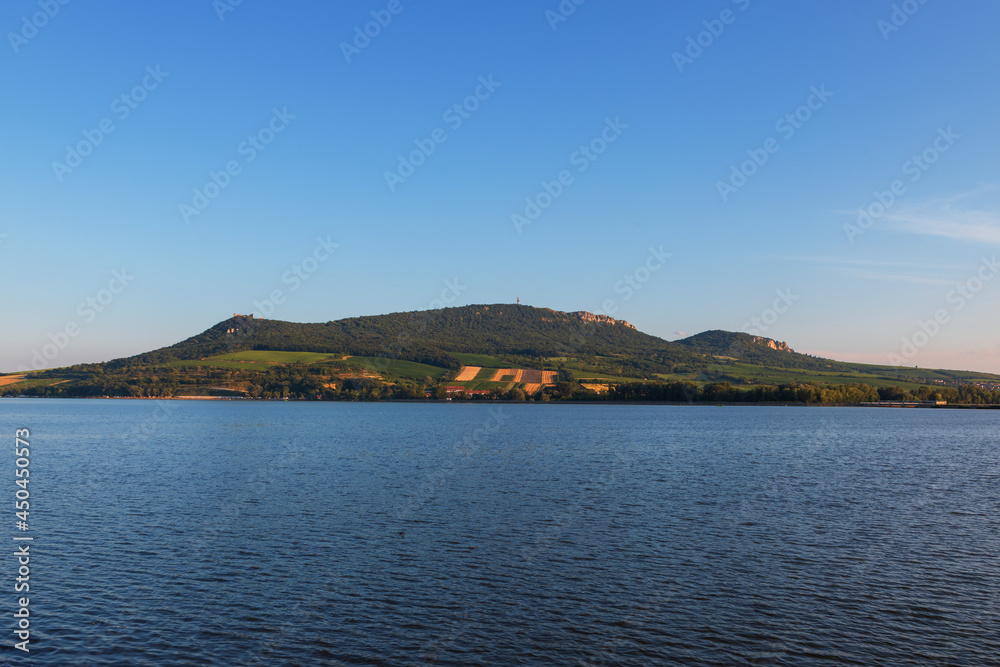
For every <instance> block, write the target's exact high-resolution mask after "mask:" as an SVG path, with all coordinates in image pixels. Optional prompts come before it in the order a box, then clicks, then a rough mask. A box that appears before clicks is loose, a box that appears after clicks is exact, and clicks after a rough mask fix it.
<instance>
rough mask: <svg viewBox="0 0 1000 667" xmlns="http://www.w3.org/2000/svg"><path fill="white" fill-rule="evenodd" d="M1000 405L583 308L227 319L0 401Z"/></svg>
mask: <svg viewBox="0 0 1000 667" xmlns="http://www.w3.org/2000/svg"><path fill="white" fill-rule="evenodd" d="M456 393H458V394H463V395H464V394H466V393H467V394H468V395H473V394H476V395H488V396H489V397H491V398H513V399H523V398H524V397H525V396H529V397H535V398H536V399H537V400H549V399H553V398H555V399H567V398H580V397H589V398H595V397H598V396H600V397H602V398H608V399H609V400H695V399H692V397H693V396H694V397H700V398H698V399H697V400H712V401H723V400H755V401H773V400H798V401H805V402H858V401H866V400H873V397H875V398H878V397H880V396H881V397H883V398H891V399H899V398H908V397H910V398H913V397H917V398H923V399H926V398H934V397H939V398H940V397H945V398H946V399H947V400H953V401H962V402H993V401H994V399H995V401H996V402H1000V376H997V375H991V374H988V373H973V372H961V371H947V370H933V369H920V368H904V367H894V366H877V365H867V364H854V363H847V362H841V361H834V360H830V359H821V358H818V357H813V356H810V355H806V354H799V353H797V352H795V351H794V350H792V349H790V348H789V347H788V346H787V345H786V344H785V343H781V342H778V341H774V340H772V339H770V338H764V337H760V336H752V335H749V334H745V333H734V332H727V331H718V330H713V331H706V332H703V333H700V334H697V335H695V336H691V337H688V338H685V339H683V340H679V341H673V342H671V341H666V340H664V339H662V338H658V337H656V336H651V335H649V334H646V333H643V332H641V331H638V330H637V329H636V328H635V327H633V326H632V325H631V324H629V323H628V322H624V321H620V320H615V319H613V318H610V317H607V316H602V315H593V314H591V313H586V312H574V313H564V312H560V311H555V310H551V309H548V308H534V307H531V306H521V305H514V304H490V305H473V306H462V307H457V308H445V309H441V310H433V311H415V312H406V313H391V314H388V315H376V316H368V317H354V318H348V319H343V320H336V321H331V322H322V323H309V324H302V323H295V322H283V321H279V320H267V319H258V318H254V317H253V316H244V315H234V316H233V317H231V318H228V319H226V320H224V321H222V322H219V323H218V324H216V325H215V326H212V327H210V328H209V329H206V330H205V331H203V332H202V333H200V334H198V335H196V336H192V337H191V338H188V339H187V340H184V341H181V342H179V343H177V344H175V345H170V346H168V347H164V348H161V349H158V350H154V351H151V352H147V353H144V354H139V355H136V356H133V357H128V358H123V359H116V360H114V361H110V362H107V363H103V364H81V365H78V366H72V367H69V368H61V369H52V370H48V371H42V372H36V373H30V374H28V376H27V377H25V378H23V379H18V380H16V381H14V382H9V383H6V384H4V385H3V386H0V395H20V394H26V395H37V396H94V395H98V396H105V395H106V396H176V395H182V396H206V395H218V396H233V395H236V396H248V397H254V398H283V397H286V398H287V397H297V398H312V399H316V398H321V399H327V400H375V399H380V398H423V397H424V396H427V395H432V396H436V397H439V398H442V397H444V396H446V395H451V394H456Z"/></svg>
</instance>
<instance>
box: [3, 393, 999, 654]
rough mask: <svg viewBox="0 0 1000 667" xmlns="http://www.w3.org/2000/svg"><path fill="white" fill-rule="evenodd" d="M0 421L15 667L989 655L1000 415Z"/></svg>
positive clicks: (36, 407)
mask: <svg viewBox="0 0 1000 667" xmlns="http://www.w3.org/2000/svg"><path fill="white" fill-rule="evenodd" d="M0 425H2V428H3V430H4V432H5V433H6V435H5V436H4V437H7V438H9V442H11V444H13V440H14V431H15V429H16V428H24V427H27V428H29V429H30V430H31V438H30V443H31V461H30V472H31V477H30V480H31V481H30V493H31V497H30V499H31V514H30V530H29V531H28V532H27V533H24V532H20V531H18V530H16V529H15V518H14V516H9V517H8V520H9V522H10V523H9V532H8V536H7V537H6V538H5V539H7V540H8V542H9V544H11V545H14V544H23V542H21V543H15V542H12V541H11V540H12V538H13V537H15V536H18V535H20V536H24V535H30V536H32V537H33V538H34V541H33V542H31V543H30V544H31V554H32V558H31V583H30V586H31V588H30V613H31V616H30V619H31V626H30V629H31V643H30V648H31V653H30V656H31V659H32V664H35V665H156V666H158V667H162V666H166V665H424V664H436V665H650V664H675V663H678V664H687V665H741V664H742V665H802V664H810V665H861V664H863V665H926V664H961V665H984V664H997V658H996V656H998V655H1000V561H998V554H1000V463H998V456H1000V448H998V442H1000V411H988V410H983V411H973V410H968V411H967V410H891V409H863V408H792V407H788V408H785V407H714V406H711V407H710V406H699V407H687V406H682V407H678V406H629V405H609V406H604V405H567V404H560V405H540V404H539V405H535V404H528V405H514V404H502V405H480V404H390V403H367V404H345V403H275V402H249V401H247V402H243V401H226V402H209V401H140V400H132V401H118V400H29V399H4V400H0ZM8 457H9V458H8V462H7V463H6V464H5V465H6V466H7V469H8V472H9V474H8V476H7V479H8V482H7V485H6V486H7V491H6V492H5V493H6V494H8V497H9V499H10V501H13V499H14V494H15V491H16V487H15V486H14V473H13V470H14V469H15V461H14V453H13V451H12V450H10V449H9V450H8ZM5 503H7V501H5ZM5 506H6V507H8V511H9V512H10V513H11V514H13V502H10V503H9V504H5ZM8 551H9V552H11V553H13V551H14V547H13V546H11V547H9V549H8ZM3 567H4V570H3V573H4V574H3V576H4V577H5V582H4V584H3V586H4V588H3V590H5V591H7V592H6V594H5V596H4V598H3V604H4V605H5V607H4V608H5V610H6V611H7V612H8V615H7V621H6V622H5V627H6V628H7V631H6V632H5V634H4V648H5V652H4V656H5V658H6V659H7V660H8V661H9V663H10V664H21V663H22V662H26V655H27V654H23V653H22V652H20V651H17V650H15V649H14V648H13V645H14V643H15V642H16V641H18V639H17V638H16V636H15V635H14V633H13V628H14V626H15V622H14V619H13V617H12V616H11V615H10V614H12V613H13V611H14V610H15V609H16V608H17V607H16V605H17V597H18V594H15V593H14V592H13V586H14V579H15V577H16V576H17V572H16V569H17V559H16V558H14V557H13V556H9V557H8V558H6V559H4V565H3ZM5 664H6V663H5Z"/></svg>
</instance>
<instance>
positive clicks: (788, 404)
mask: <svg viewBox="0 0 1000 667" xmlns="http://www.w3.org/2000/svg"><path fill="white" fill-rule="evenodd" d="M3 398H27V399H34V400H49V399H50V397H40V396H5V397H3ZM51 398H63V399H67V400H93V399H98V400H108V401H240V402H244V401H252V402H267V403H390V404H391V403H426V404H434V403H442V404H448V403H451V404H462V405H665V406H675V407H684V406H690V407H705V408H713V407H720V408H721V407H727V408H735V407H747V408H754V407H758V408H761V407H770V408H775V407H785V408H872V409H883V410H909V409H920V410H1000V405H990V404H982V405H980V404H973V403H954V404H948V405H863V404H860V403H800V402H794V401H772V402H767V401H761V402H756V403H751V402H745V403H742V402H719V403H716V402H712V401H698V402H686V401H560V400H551V401H508V400H504V399H489V400H486V399H483V400H476V399H472V400H469V399H465V400H462V399H457V398H456V399H452V400H442V399H436V398H426V399H415V398H398V399H386V400H382V401H307V400H302V399H295V398H290V399H279V398H246V397H242V396H73V397H68V396H66V397H51Z"/></svg>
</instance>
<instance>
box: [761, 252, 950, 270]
mask: <svg viewBox="0 0 1000 667" xmlns="http://www.w3.org/2000/svg"><path fill="white" fill-rule="evenodd" d="M769 259H772V260H783V261H786V262H803V263H806V264H834V265H838V266H845V267H847V266H871V267H881V268H920V269H941V270H945V271H956V270H962V269H965V268H966V267H964V266H955V265H949V264H928V263H926V262H894V261H889V260H881V259H853V258H847V257H809V256H796V255H779V256H772V257H770V258H769Z"/></svg>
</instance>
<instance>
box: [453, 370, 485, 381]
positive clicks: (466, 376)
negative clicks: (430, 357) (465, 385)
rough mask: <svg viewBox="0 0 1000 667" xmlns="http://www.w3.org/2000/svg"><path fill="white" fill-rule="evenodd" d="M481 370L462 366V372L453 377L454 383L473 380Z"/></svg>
mask: <svg viewBox="0 0 1000 667" xmlns="http://www.w3.org/2000/svg"><path fill="white" fill-rule="evenodd" d="M481 370H483V369H482V367H481V366H462V370H461V371H459V373H458V375H456V376H455V382H468V381H469V380H475V379H476V376H477V375H479V371H481Z"/></svg>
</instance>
